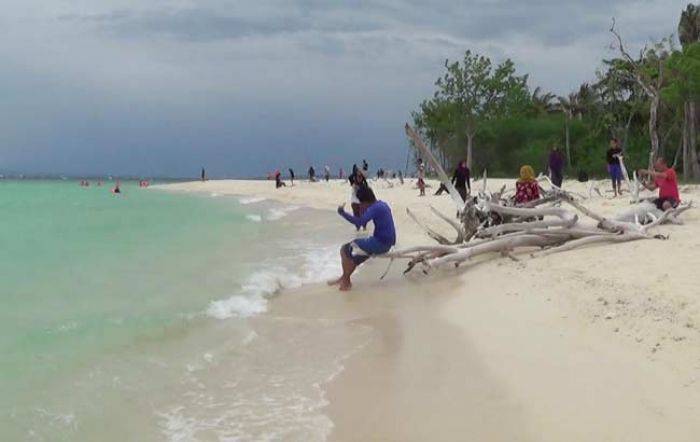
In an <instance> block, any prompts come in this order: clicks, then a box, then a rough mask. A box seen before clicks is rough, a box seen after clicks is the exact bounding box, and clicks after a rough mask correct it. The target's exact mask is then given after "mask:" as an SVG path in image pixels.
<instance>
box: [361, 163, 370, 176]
mask: <svg viewBox="0 0 700 442" xmlns="http://www.w3.org/2000/svg"><path fill="white" fill-rule="evenodd" d="M362 171H363V172H364V173H365V176H366V175H367V172H368V171H369V164H367V160H362Z"/></svg>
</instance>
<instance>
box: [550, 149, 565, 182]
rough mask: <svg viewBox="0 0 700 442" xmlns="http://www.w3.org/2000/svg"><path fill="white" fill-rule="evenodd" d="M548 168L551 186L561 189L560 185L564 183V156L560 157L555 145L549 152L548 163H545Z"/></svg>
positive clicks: (560, 154)
mask: <svg viewBox="0 0 700 442" xmlns="http://www.w3.org/2000/svg"><path fill="white" fill-rule="evenodd" d="M547 163H548V167H549V179H550V180H552V184H554V185H555V186H556V187H558V188H560V189H561V184H562V182H563V181H564V155H562V153H561V150H560V149H559V146H557V145H556V144H555V145H554V147H553V148H552V151H551V152H549V161H547Z"/></svg>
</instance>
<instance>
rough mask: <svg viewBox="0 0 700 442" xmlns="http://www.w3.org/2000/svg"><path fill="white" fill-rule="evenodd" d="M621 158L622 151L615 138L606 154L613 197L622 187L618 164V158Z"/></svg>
mask: <svg viewBox="0 0 700 442" xmlns="http://www.w3.org/2000/svg"><path fill="white" fill-rule="evenodd" d="M621 157H622V149H620V142H619V141H618V140H617V138H613V139H612V140H610V149H608V152H607V154H606V160H607V163H608V173H610V179H611V180H612V186H613V193H614V194H615V196H618V195H620V194H621V193H622V192H621V186H622V165H621V164H620V158H621Z"/></svg>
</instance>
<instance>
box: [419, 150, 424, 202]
mask: <svg viewBox="0 0 700 442" xmlns="http://www.w3.org/2000/svg"><path fill="white" fill-rule="evenodd" d="M418 189H419V190H420V194H419V196H425V164H424V163H423V159H422V158H418Z"/></svg>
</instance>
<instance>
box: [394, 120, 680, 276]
mask: <svg viewBox="0 0 700 442" xmlns="http://www.w3.org/2000/svg"><path fill="white" fill-rule="evenodd" d="M406 132H407V134H408V135H409V137H410V138H411V139H412V140H413V143H414V145H415V146H416V147H417V148H418V149H419V150H420V151H421V154H422V155H423V156H424V157H425V158H426V159H427V160H428V162H429V163H430V164H431V165H432V166H433V168H435V169H436V171H437V172H438V176H439V177H440V180H441V181H442V182H443V184H445V186H446V187H447V188H448V189H449V190H450V194H451V195H452V196H453V198H452V199H453V201H454V202H455V204H456V208H457V210H458V220H455V219H452V218H449V217H447V216H445V215H444V214H442V213H440V212H438V211H437V210H435V209H434V208H432V207H431V210H432V212H433V213H434V214H435V215H436V216H437V217H438V218H440V219H441V220H443V221H445V222H446V223H447V224H448V225H449V226H451V227H452V228H453V229H454V230H455V231H456V233H457V236H456V239H455V240H454V241H452V240H449V239H448V238H446V237H445V236H443V235H441V234H439V233H438V232H436V231H435V230H433V229H431V228H430V227H428V226H427V225H426V224H425V223H423V222H422V221H420V220H419V219H418V217H417V216H416V215H415V214H413V213H412V212H411V211H409V210H407V212H408V215H409V216H410V217H411V219H413V220H414V221H415V222H416V223H417V224H418V225H419V226H420V227H421V228H422V229H423V230H424V231H425V232H426V234H427V235H428V236H429V237H431V238H432V239H434V240H435V241H437V242H438V243H439V245H426V246H421V247H412V248H410V249H404V250H396V251H393V252H390V253H387V254H386V255H382V256H383V257H384V258H389V259H391V260H392V262H393V261H394V260H397V259H401V260H408V266H407V269H406V271H405V272H404V273H408V272H410V271H411V270H413V269H414V268H415V267H416V266H420V267H421V268H422V269H423V272H425V273H427V272H429V271H430V270H431V269H434V268H437V267H441V266H445V265H453V266H459V265H460V264H462V263H464V262H466V261H469V260H470V259H472V258H474V257H476V256H480V255H485V254H494V253H497V254H500V255H501V256H505V257H509V258H511V259H517V258H516V257H515V256H514V255H513V252H514V251H515V250H516V249H518V250H520V251H530V252H531V255H532V256H547V255H551V254H553V253H561V252H565V251H569V250H573V249H577V248H580V247H585V246H589V245H592V244H600V243H610V244H612V243H621V242H627V241H635V240H640V239H660V240H664V239H667V237H666V236H663V235H660V234H653V233H651V230H652V229H654V228H656V227H658V226H660V225H662V224H667V223H673V224H680V223H681V221H680V219H679V216H680V215H681V214H682V213H683V212H685V211H686V210H688V209H690V208H691V207H692V203H690V204H686V205H683V206H681V207H678V208H676V209H673V210H669V211H666V212H661V211H659V210H657V209H656V207H655V206H654V205H651V204H645V203H642V204H639V205H637V206H634V208H633V209H632V210H631V211H628V212H626V213H624V214H621V215H619V216H616V217H614V218H606V217H604V216H602V215H600V214H598V213H595V212H593V211H592V210H590V209H588V208H587V207H586V206H585V205H583V204H582V203H581V200H583V199H586V198H587V197H586V196H583V195H578V194H573V193H570V192H567V191H564V190H562V189H560V188H558V187H556V186H554V185H552V184H551V181H549V179H548V178H547V177H540V179H543V180H545V181H547V182H549V184H550V189H549V190H546V189H543V191H544V197H543V198H541V199H540V200H539V201H538V202H537V203H535V204H530V205H529V207H513V203H512V200H510V199H508V198H506V195H507V193H506V192H505V188H502V189H501V190H500V191H499V192H496V193H493V194H490V193H488V191H487V187H486V179H487V178H486V174H484V177H483V183H482V187H481V190H480V191H479V193H478V195H476V196H474V197H470V198H467V201H462V200H461V197H458V195H459V194H458V193H457V192H456V191H455V189H454V188H453V187H452V184H451V183H450V181H449V180H448V178H447V174H445V172H444V171H443V170H442V168H441V167H440V165H439V163H438V162H437V161H436V160H435V158H434V157H433V155H432V152H431V151H430V150H429V149H428V148H427V147H426V146H425V144H423V142H422V140H421V139H420V137H419V136H418V134H417V133H416V132H415V131H413V129H411V127H410V126H408V125H406ZM630 187H631V193H632V196H633V203H637V202H638V201H639V196H638V195H639V191H638V189H639V187H638V181H637V177H636V175H635V176H634V185H633V186H632V185H630ZM452 191H454V193H453V192H452ZM588 197H590V192H589V196H588ZM562 206H568V207H569V208H563V207H562ZM583 218H590V219H591V220H593V221H595V223H593V224H591V223H590V222H589V223H588V224H584V223H583V221H582V219H583Z"/></svg>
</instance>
